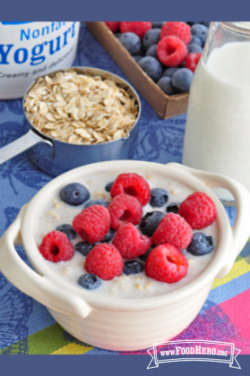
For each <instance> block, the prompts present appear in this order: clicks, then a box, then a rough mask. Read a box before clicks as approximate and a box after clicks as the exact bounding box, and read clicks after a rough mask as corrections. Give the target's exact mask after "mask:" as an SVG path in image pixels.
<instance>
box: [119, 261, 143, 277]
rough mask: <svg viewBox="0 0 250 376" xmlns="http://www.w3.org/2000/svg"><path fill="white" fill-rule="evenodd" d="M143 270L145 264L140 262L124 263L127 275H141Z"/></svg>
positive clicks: (124, 271)
mask: <svg viewBox="0 0 250 376" xmlns="http://www.w3.org/2000/svg"><path fill="white" fill-rule="evenodd" d="M143 270H144V266H143V263H142V262H141V261H139V260H129V261H126V262H125V263H124V268H123V273H124V274H126V275H129V274H137V273H141V272H142V271H143Z"/></svg>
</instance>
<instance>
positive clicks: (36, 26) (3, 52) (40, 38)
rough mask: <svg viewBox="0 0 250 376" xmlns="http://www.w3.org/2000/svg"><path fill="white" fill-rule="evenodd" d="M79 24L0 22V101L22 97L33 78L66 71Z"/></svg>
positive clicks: (73, 56) (71, 56)
mask: <svg viewBox="0 0 250 376" xmlns="http://www.w3.org/2000/svg"><path fill="white" fill-rule="evenodd" d="M79 26H80V22H54V21H53V22H0V99H12V98H19V97H22V96H23V94H24V92H25V90H26V89H27V87H28V86H29V84H30V83H31V82H32V81H33V80H34V78H35V77H37V76H40V75H44V74H46V73H49V72H51V71H54V70H58V69H64V68H68V67H70V66H71V65H72V63H73V60H74V58H75V54H76V48H77V40H78V34H79Z"/></svg>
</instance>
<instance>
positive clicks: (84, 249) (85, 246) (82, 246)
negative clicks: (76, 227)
mask: <svg viewBox="0 0 250 376" xmlns="http://www.w3.org/2000/svg"><path fill="white" fill-rule="evenodd" d="M94 246H95V244H90V243H88V242H80V243H77V244H76V245H75V251H77V252H80V253H81V254H82V255H83V256H87V255H88V254H89V252H90V251H91V249H92V248H94Z"/></svg>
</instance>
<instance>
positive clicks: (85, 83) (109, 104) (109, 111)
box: [24, 70, 138, 145]
mask: <svg viewBox="0 0 250 376" xmlns="http://www.w3.org/2000/svg"><path fill="white" fill-rule="evenodd" d="M24 107H25V111H26V115H27V118H28V119H29V121H30V122H31V124H33V126H34V127H36V128H37V129H38V130H39V131H41V132H42V133H44V134H45V135H47V136H49V137H52V138H55V139H57V140H60V141H64V142H69V143H71V144H82V145H91V144H99V143H103V142H107V141H112V140H116V139H118V138H122V137H126V136H127V135H128V132H129V130H130V129H131V128H132V126H133V125H134V124H135V122H136V120H137V117H138V103H137V101H136V98H131V97H130V95H129V94H128V93H127V91H126V90H125V89H124V88H123V87H122V85H119V84H116V83H115V82H114V81H112V80H110V79H102V77H100V76H88V75H85V74H80V73H77V72H76V71H74V70H69V71H65V72H57V73H54V74H52V75H49V76H45V77H40V78H38V80H37V82H36V83H35V85H34V86H33V87H32V89H31V90H30V91H29V92H28V94H27V95H26V97H25V103H24Z"/></svg>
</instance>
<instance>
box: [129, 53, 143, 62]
mask: <svg viewBox="0 0 250 376" xmlns="http://www.w3.org/2000/svg"><path fill="white" fill-rule="evenodd" d="M132 58H133V59H134V60H135V61H136V63H138V61H140V60H141V59H142V58H143V56H141V55H133V56H132Z"/></svg>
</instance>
